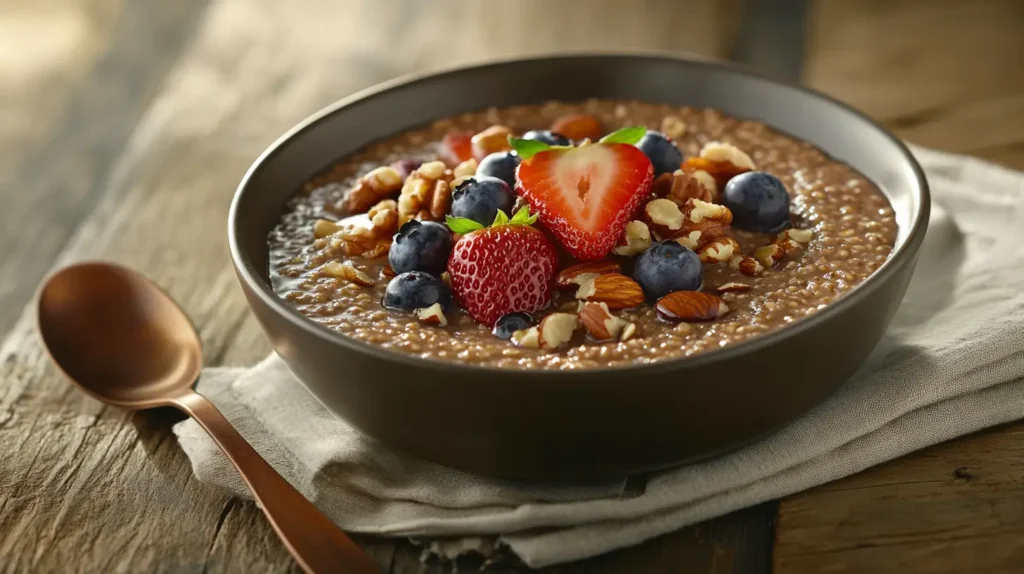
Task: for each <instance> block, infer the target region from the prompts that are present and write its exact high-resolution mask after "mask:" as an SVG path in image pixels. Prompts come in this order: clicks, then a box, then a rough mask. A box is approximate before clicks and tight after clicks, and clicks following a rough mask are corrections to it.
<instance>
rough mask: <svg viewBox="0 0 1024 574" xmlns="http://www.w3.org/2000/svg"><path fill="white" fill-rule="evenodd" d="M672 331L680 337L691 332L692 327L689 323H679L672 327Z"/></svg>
mask: <svg viewBox="0 0 1024 574" xmlns="http://www.w3.org/2000/svg"><path fill="white" fill-rule="evenodd" d="M672 330H673V331H675V332H676V333H679V334H680V335H687V334H689V333H692V332H693V325H691V324H689V323H679V324H677V325H676V326H675V327H673V328H672Z"/></svg>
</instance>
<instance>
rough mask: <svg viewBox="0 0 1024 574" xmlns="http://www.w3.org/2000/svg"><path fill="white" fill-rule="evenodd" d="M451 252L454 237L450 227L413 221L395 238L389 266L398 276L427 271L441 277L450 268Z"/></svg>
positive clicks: (431, 222) (389, 257) (403, 227)
mask: <svg viewBox="0 0 1024 574" xmlns="http://www.w3.org/2000/svg"><path fill="white" fill-rule="evenodd" d="M451 251H452V234H451V232H450V231H448V228H447V227H445V226H444V225H441V224H440V223H435V222H433V221H417V220H415V219H413V220H410V221H408V222H406V223H405V225H403V226H402V227H401V228H400V229H399V230H398V233H397V234H396V235H395V239H394V241H393V242H392V243H391V250H390V251H388V264H389V265H391V268H392V269H394V271H395V273H405V272H406V271H426V272H427V273H433V274H434V275H440V274H441V272H442V271H444V269H445V267H446V266H447V265H448V255H449V254H450V253H451Z"/></svg>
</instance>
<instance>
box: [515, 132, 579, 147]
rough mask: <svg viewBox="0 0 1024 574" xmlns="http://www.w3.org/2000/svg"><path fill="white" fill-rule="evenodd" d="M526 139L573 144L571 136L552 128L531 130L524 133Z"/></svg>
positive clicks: (555, 143)
mask: <svg viewBox="0 0 1024 574" xmlns="http://www.w3.org/2000/svg"><path fill="white" fill-rule="evenodd" d="M523 139H524V140H534V141H539V142H544V143H546V144H548V145H571V144H572V142H571V141H569V138H567V137H565V136H563V135H562V134H560V133H556V132H553V131H551V130H530V131H528V132H526V133H525V134H523Z"/></svg>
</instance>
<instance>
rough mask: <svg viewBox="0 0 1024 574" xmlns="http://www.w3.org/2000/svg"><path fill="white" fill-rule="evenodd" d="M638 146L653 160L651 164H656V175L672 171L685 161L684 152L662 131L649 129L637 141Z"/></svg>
mask: <svg viewBox="0 0 1024 574" xmlns="http://www.w3.org/2000/svg"><path fill="white" fill-rule="evenodd" d="M636 147H638V148H640V151H642V152H644V155H646V156H647V159H649V160H651V165H653V166H654V177H658V176H659V175H661V174H663V173H672V172H674V171H675V170H677V169H679V166H680V165H682V163H683V154H682V152H680V151H679V148H677V147H676V144H674V143H672V140H670V139H669V138H668V136H666V135H665V134H663V133H661V132H656V131H654V130H647V133H646V134H644V137H642V138H640V141H638V142H636Z"/></svg>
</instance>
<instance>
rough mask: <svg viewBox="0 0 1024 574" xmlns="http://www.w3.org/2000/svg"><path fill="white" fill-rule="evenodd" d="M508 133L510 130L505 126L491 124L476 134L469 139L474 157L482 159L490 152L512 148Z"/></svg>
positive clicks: (509, 133) (510, 132)
mask: <svg viewBox="0 0 1024 574" xmlns="http://www.w3.org/2000/svg"><path fill="white" fill-rule="evenodd" d="M510 135H512V130H510V129H509V128H508V127H506V126H491V127H489V128H487V129H485V130H484V131H482V132H480V133H478V134H476V135H475V136H473V139H472V140H471V141H472V145H473V156H474V157H475V158H476V159H483V158H485V157H487V156H488V155H490V154H492V153H496V152H499V151H508V150H510V149H512V146H511V145H510V144H509V143H508V136H510ZM474 171H475V170H474Z"/></svg>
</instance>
